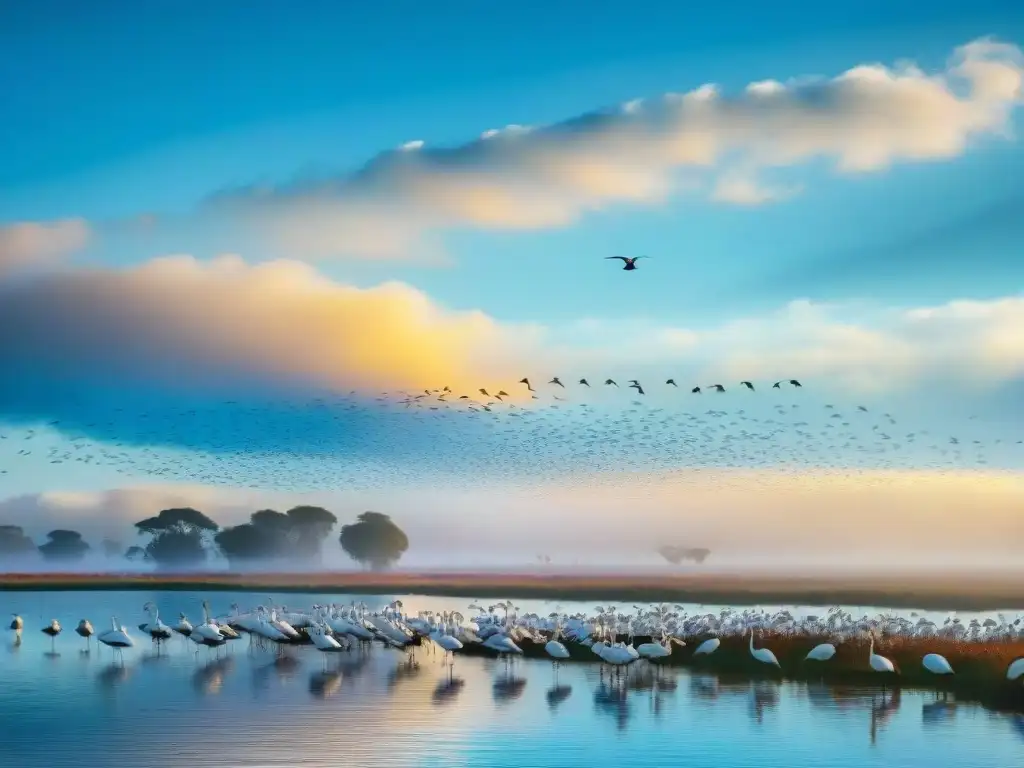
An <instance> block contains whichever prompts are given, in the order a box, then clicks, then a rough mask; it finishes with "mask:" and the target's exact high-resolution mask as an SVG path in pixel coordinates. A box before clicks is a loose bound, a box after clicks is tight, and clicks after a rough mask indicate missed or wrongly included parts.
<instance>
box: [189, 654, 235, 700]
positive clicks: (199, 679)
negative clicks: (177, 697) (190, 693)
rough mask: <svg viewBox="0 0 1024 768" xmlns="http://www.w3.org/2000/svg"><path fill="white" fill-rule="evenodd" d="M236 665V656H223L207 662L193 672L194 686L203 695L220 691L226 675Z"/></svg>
mask: <svg viewBox="0 0 1024 768" xmlns="http://www.w3.org/2000/svg"><path fill="white" fill-rule="evenodd" d="M234 665H235V658H234V656H223V657H221V658H219V659H213V660H212V661H208V662H206V663H205V664H203V666H201V667H200V668H199V669H197V670H196V671H195V672H193V673H192V688H193V689H194V690H195V691H196V692H197V693H198V694H200V695H201V696H209V695H211V694H214V693H219V692H220V690H221V688H222V687H223V685H224V676H225V675H227V673H228V672H230V671H231V669H232V668H233V667H234Z"/></svg>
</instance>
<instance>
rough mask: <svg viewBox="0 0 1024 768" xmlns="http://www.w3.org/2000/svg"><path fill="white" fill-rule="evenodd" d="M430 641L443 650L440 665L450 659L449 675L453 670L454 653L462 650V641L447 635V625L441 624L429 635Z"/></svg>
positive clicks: (445, 623)
mask: <svg viewBox="0 0 1024 768" xmlns="http://www.w3.org/2000/svg"><path fill="white" fill-rule="evenodd" d="M430 639H431V640H433V641H434V642H435V643H437V644H438V645H439V646H441V648H442V649H443V650H444V658H443V659H442V660H441V661H442V663H444V662H445V661H447V659H448V658H449V657H451V662H450V663H449V665H448V669H449V674H451V672H452V670H454V669H455V651H460V650H462V647H463V646H462V641H461V640H459V638H457V637H455V636H454V635H451V634H449V627H448V623H447V622H446V621H445V622H442V623H441V626H440V627H439V628H438V629H436V630H434V631H433V632H431V633H430Z"/></svg>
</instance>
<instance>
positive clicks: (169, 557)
mask: <svg viewBox="0 0 1024 768" xmlns="http://www.w3.org/2000/svg"><path fill="white" fill-rule="evenodd" d="M135 527H136V528H138V530H139V533H140V534H149V535H151V536H152V537H153V538H152V539H151V540H150V542H149V544H147V545H146V554H148V555H149V556H150V558H152V559H153V560H155V561H156V563H157V564H158V565H160V566H172V567H173V566H190V565H199V564H200V563H202V562H204V561H205V560H206V539H205V535H206V534H209V533H213V532H215V531H217V530H219V529H220V526H219V525H217V524H216V523H215V522H213V520H211V519H210V518H208V517H207V516H206V515H204V514H203V513H202V512H200V511H199V510H197V509H192V508H191V507H182V508H179V509H165V510H162V511H161V512H160V514H159V515H157V516H156V517H147V518H146V519H145V520H140V521H139V522H137V523H136V524H135Z"/></svg>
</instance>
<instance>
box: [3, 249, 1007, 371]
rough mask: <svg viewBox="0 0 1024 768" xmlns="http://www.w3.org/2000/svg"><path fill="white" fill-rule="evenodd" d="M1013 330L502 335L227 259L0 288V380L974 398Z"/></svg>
mask: <svg viewBox="0 0 1024 768" xmlns="http://www.w3.org/2000/svg"><path fill="white" fill-rule="evenodd" d="M1022 328H1024V296H1008V297H1004V298H1001V299H993V300H985V301H980V300H978V301H973V300H958V301H953V302H950V303H948V304H943V305H938V306H934V307H918V308H898V307H897V308H894V307H885V306H879V305H877V304H870V303H854V304H816V303H813V302H810V301H805V300H799V301H794V302H791V303H789V304H788V305H786V306H785V307H783V308H781V309H779V310H778V311H776V312H772V313H768V314H763V315H759V316H752V317H742V318H737V319H734V320H732V321H729V322H727V323H724V324H721V325H718V326H715V327H681V326H673V325H671V324H666V323H664V322H661V321H656V320H648V319H644V318H634V319H630V318H617V319H614V320H609V319H589V320H583V321H580V322H577V323H573V324H569V325H567V326H558V327H542V326H539V325H536V324H529V323H522V324H503V323H500V322H498V321H497V320H495V319H494V318H491V317H489V316H488V315H487V314H485V313H484V312H482V311H479V310H450V309H447V308H444V307H440V306H438V305H437V304H436V303H435V302H433V301H432V300H431V298H430V297H429V296H427V295H425V294H424V293H422V292H420V291H418V290H416V289H415V288H413V287H411V286H408V285H405V284H402V283H397V282H388V283H383V284H381V285H379V286H376V287H373V288H365V289H364V288H356V287H353V286H350V285H346V284H343V283H338V282H335V281H333V280H330V279H328V278H326V277H325V276H323V275H322V274H320V273H318V272H317V271H316V270H314V269H313V268H312V267H310V266H308V265H306V264H303V263H301V262H285V261H281V262H272V263H267V264H261V265H256V266H252V265H248V264H246V263H245V262H244V261H242V260H241V259H240V258H238V257H237V256H223V257H220V258H218V259H214V260H212V261H210V262H199V261H196V260H195V259H193V258H191V257H188V256H176V257H168V258H163V259H156V260H154V261H152V262H149V263H146V264H143V265H141V266H137V267H133V268H130V269H81V270H66V271H61V272H55V273H52V274H48V275H46V276H43V277H39V278H38V279H36V280H32V281H25V282H21V283H16V284H8V285H6V286H0V364H4V365H11V366H15V367H17V366H18V365H25V364H28V363H31V366H32V370H34V371H37V372H38V371H50V374H51V375H52V376H54V377H57V378H59V379H60V380H67V379H68V377H72V378H73V377H75V376H78V375H82V376H87V377H91V378H93V379H95V378H96V377H101V378H102V376H103V375H106V374H109V373H111V372H118V373H119V375H123V376H131V377H133V379H138V380H142V381H147V382H150V383H157V384H164V385H169V386H172V387H195V386H198V387H204V386H208V385H209V384H210V383H223V382H231V381H237V377H239V376H244V377H245V380H246V381H249V382H252V383H254V384H256V385H259V384H272V385H274V386H282V385H283V386H297V387H300V388H308V387H316V388H320V387H323V388H326V389H333V390H337V391H347V390H348V389H350V388H358V389H363V390H369V391H381V390H389V389H407V390H417V391H418V390H419V389H421V388H425V387H437V386H441V385H443V384H449V385H451V386H469V387H472V388H473V389H475V388H476V387H478V386H481V384H486V385H487V386H492V385H495V384H503V385H504V384H510V383H512V382H514V381H517V380H518V379H519V378H521V377H522V376H523V375H524V374H525V373H530V372H532V375H535V376H541V375H544V373H542V372H546V371H551V370H553V367H556V368H555V369H557V370H561V371H565V373H566V375H570V373H572V372H574V371H579V372H580V375H591V376H596V375H598V374H599V373H600V374H605V372H606V371H607V374H606V375H621V374H625V373H629V374H630V376H629V377H632V376H634V375H637V374H638V373H639V372H640V371H641V370H644V371H650V372H655V371H656V372H657V374H656V375H658V376H660V375H661V374H662V373H665V374H666V375H678V376H680V377H681V379H682V378H684V377H686V376H689V375H692V376H693V377H695V379H696V380H697V381H699V382H703V383H709V382H710V381H711V380H712V378H716V379H718V378H720V379H722V380H725V381H739V380H740V379H760V380H765V379H779V378H789V377H791V376H796V377H797V378H811V379H821V380H827V381H828V382H830V385H831V386H834V387H843V388H846V389H853V390H861V391H863V390H876V391H891V390H897V389H906V388H911V387H914V386H916V385H918V384H919V383H921V382H923V381H933V380H937V379H944V380H947V381H949V382H952V383H955V384H956V385H957V386H959V387H961V388H962V387H984V386H990V385H991V386H995V385H998V384H1001V383H1005V382H1007V381H1009V380H1013V379H1015V378H1017V377H1024V334H1022V333H1021V329H1022ZM5 329H6V330H5ZM112 338H116V339H117V343H116V344H112V343H111V341H110V340H111V339H112ZM627 378H628V377H627ZM687 380H688V379H687ZM507 388H508V387H507V386H506V389H507ZM510 391H511V390H510Z"/></svg>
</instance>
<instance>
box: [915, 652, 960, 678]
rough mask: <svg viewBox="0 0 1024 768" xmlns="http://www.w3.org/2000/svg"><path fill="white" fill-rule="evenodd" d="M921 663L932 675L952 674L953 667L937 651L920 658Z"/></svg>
mask: <svg viewBox="0 0 1024 768" xmlns="http://www.w3.org/2000/svg"><path fill="white" fill-rule="evenodd" d="M921 665H922V666H923V667H924V668H925V669H927V670H928V671H929V672H931V673H932V674H933V675H952V674H953V667H952V666H951V665H950V663H949V662H948V661H946V657H945V656H940V655H939V654H937V653H929V654H927V655H926V656H925V657H924V658H923V659H921Z"/></svg>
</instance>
